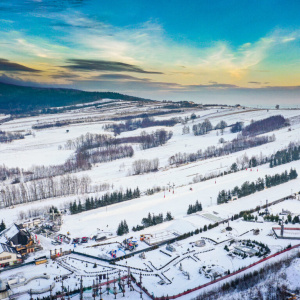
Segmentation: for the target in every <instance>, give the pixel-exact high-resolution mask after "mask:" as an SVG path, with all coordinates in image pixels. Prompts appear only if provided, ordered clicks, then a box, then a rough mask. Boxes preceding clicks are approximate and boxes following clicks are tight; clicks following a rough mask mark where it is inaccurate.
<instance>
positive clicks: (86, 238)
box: [81, 236, 89, 243]
mask: <svg viewBox="0 0 300 300" xmlns="http://www.w3.org/2000/svg"><path fill="white" fill-rule="evenodd" d="M88 241H89V238H88V237H86V236H85V237H83V238H81V243H87V242H88Z"/></svg>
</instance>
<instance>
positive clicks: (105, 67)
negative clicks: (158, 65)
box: [62, 59, 162, 74]
mask: <svg viewBox="0 0 300 300" xmlns="http://www.w3.org/2000/svg"><path fill="white" fill-rule="evenodd" d="M67 63H70V65H67V66H62V67H65V68H68V69H72V70H77V71H113V72H135V73H146V74H162V73H161V72H153V71H145V70H143V69H142V68H140V67H138V66H135V65H131V64H125V63H122V62H117V61H107V60H92V59H68V60H67Z"/></svg>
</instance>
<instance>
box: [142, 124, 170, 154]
mask: <svg viewBox="0 0 300 300" xmlns="http://www.w3.org/2000/svg"><path fill="white" fill-rule="evenodd" d="M172 136H173V132H172V131H166V130H164V129H159V130H156V131H154V132H152V133H150V134H148V133H147V132H146V131H143V132H142V133H141V135H140V144H141V149H143V150H145V149H149V148H153V147H158V146H162V145H163V144H165V143H166V142H167V141H168V140H169V139H171V138H172Z"/></svg>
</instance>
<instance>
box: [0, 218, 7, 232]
mask: <svg viewBox="0 0 300 300" xmlns="http://www.w3.org/2000/svg"><path fill="white" fill-rule="evenodd" d="M4 229H6V225H5V223H4V221H3V220H2V222H1V224H0V232H2V231H3V230H4Z"/></svg>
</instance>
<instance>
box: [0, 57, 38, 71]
mask: <svg viewBox="0 0 300 300" xmlns="http://www.w3.org/2000/svg"><path fill="white" fill-rule="evenodd" d="M0 71H7V72H33V73H34V72H40V71H39V70H36V69H32V68H28V67H25V66H23V65H20V64H18V63H14V62H11V61H9V60H8V59H5V58H0Z"/></svg>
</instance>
